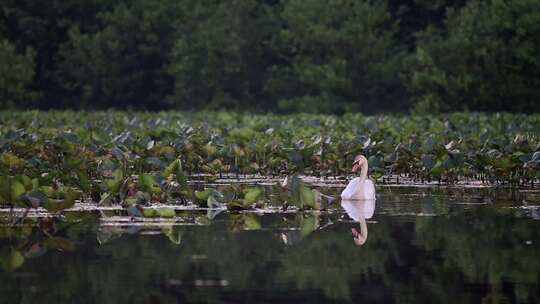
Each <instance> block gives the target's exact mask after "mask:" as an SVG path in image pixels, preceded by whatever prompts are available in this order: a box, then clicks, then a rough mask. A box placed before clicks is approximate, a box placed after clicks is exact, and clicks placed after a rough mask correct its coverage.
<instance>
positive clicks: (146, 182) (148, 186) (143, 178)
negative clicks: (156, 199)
mask: <svg viewBox="0 0 540 304" xmlns="http://www.w3.org/2000/svg"><path fill="white" fill-rule="evenodd" d="M139 189H140V190H141V191H143V192H148V193H154V194H158V193H161V188H160V187H159V184H158V183H157V182H156V179H155V177H153V176H152V175H147V174H141V175H139Z"/></svg>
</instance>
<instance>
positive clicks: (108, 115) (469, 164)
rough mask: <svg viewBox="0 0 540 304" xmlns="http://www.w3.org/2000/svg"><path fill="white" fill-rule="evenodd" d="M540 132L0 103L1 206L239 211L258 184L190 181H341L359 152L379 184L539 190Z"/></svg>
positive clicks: (526, 125) (421, 121)
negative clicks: (197, 184) (172, 205)
mask: <svg viewBox="0 0 540 304" xmlns="http://www.w3.org/2000/svg"><path fill="white" fill-rule="evenodd" d="M539 137H540V115H518V114H478V113H454V114H448V115H440V116H414V115H412V116H405V115H400V116H396V115H393V116H391V115H388V116H387V115H379V116H364V115H361V114H347V115H344V116H325V115H308V114H293V115H275V114H267V115H253V114H239V113H230V112H196V113H187V112H162V113H138V112H133V113H131V112H68V111H64V112H54V111H51V112H38V111H32V112H11V111H10V112H1V113H0V204H2V205H4V206H10V207H13V206H17V207H24V208H37V207H43V208H45V209H47V210H48V211H50V212H57V211H60V210H63V209H66V208H70V207H72V206H73V205H74V203H75V201H77V200H84V201H91V202H96V203H99V204H102V205H111V204H122V205H123V206H124V207H126V208H132V209H131V212H132V213H133V214H138V213H143V212H144V214H141V215H144V216H148V217H152V216H161V217H166V216H167V214H165V213H167V212H169V211H167V209H164V210H162V212H163V213H164V214H157V213H156V212H158V211H155V210H151V209H142V208H139V209H137V208H136V207H137V206H140V205H141V204H143V205H144V204H149V203H166V202H178V203H182V202H188V201H189V202H198V203H199V204H201V205H210V206H211V205H212V204H226V205H227V207H228V208H229V209H246V208H250V207H251V206H252V205H254V204H257V203H260V201H261V198H262V197H263V192H264V189H263V188H261V187H256V186H252V187H245V186H230V187H229V189H226V190H223V191H222V190H220V191H218V190H216V189H214V188H211V187H207V188H203V189H198V190H193V188H191V187H188V183H191V181H192V180H193V179H203V180H205V181H212V180H215V179H217V178H220V177H223V176H228V177H231V176H232V177H235V178H242V177H247V176H250V177H253V176H256V177H261V178H267V177H275V178H283V177H285V176H293V175H296V174H300V175H305V176H306V175H307V176H316V177H319V178H342V177H344V176H345V175H347V174H349V170H350V164H351V163H352V160H353V158H354V156H355V155H356V154H358V153H362V154H364V155H366V156H367V157H368V159H369V166H370V174H371V176H372V178H374V179H376V180H377V183H379V184H381V183H389V182H392V183H396V182H398V183H399V182H400V181H401V182H403V181H406V182H409V183H411V182H413V183H441V184H455V183H481V184H485V185H494V186H509V187H521V188H523V187H535V186H536V185H537V183H538V182H539V179H540V173H539V172H540V170H539V168H540V138H539ZM293 184H296V185H297V186H295V187H294V189H293V190H292V191H293V193H292V197H293V199H292V200H293V202H295V204H296V205H297V206H298V207H300V208H312V207H313V203H312V202H313V193H312V192H311V191H309V187H308V186H306V185H303V184H301V183H294V179H293ZM160 212H161V211H160ZM150 213H152V214H150ZM153 213H156V214H153ZM173 215H174V214H173Z"/></svg>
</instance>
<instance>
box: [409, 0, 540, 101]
mask: <svg viewBox="0 0 540 304" xmlns="http://www.w3.org/2000/svg"><path fill="white" fill-rule="evenodd" d="M539 50H540V2H538V1H534V0H510V1H501V0H490V1H470V2H469V3H468V4H467V5H466V6H465V7H464V8H463V9H461V10H450V11H449V12H448V17H447V21H446V28H445V29H443V30H438V29H435V28H433V27H431V28H429V29H427V30H426V31H424V32H422V33H421V34H420V36H419V43H418V46H417V49H416V54H415V56H414V62H413V67H412V69H411V71H412V77H411V87H412V89H413V91H414V92H415V94H416V96H417V99H418V102H419V103H418V105H417V108H418V109H420V110H433V109H439V110H442V111H460V110H464V109H474V110H482V111H493V110H504V111H516V110H518V111H534V110H535V109H536V110H538V106H537V105H538V98H539V97H540V74H539V73H538V71H539V70H540V60H539V57H538V51H539Z"/></svg>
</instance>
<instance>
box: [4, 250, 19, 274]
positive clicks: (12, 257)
mask: <svg viewBox="0 0 540 304" xmlns="http://www.w3.org/2000/svg"><path fill="white" fill-rule="evenodd" d="M23 264H24V256H23V255H22V253H21V252H19V251H18V250H15V249H13V248H3V249H1V250H0V267H1V268H2V269H4V270H5V271H8V272H11V271H14V270H17V269H18V268H19V267H21V266H22V265H23Z"/></svg>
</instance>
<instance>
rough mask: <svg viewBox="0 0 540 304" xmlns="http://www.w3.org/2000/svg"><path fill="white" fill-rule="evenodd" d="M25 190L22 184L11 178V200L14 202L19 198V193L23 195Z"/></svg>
mask: <svg viewBox="0 0 540 304" xmlns="http://www.w3.org/2000/svg"><path fill="white" fill-rule="evenodd" d="M25 192H26V189H25V188H24V185H23V184H22V183H21V182H19V181H17V180H13V181H12V182H11V201H12V202H15V201H16V200H18V199H19V197H20V196H21V195H23V194H24V193H25Z"/></svg>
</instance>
